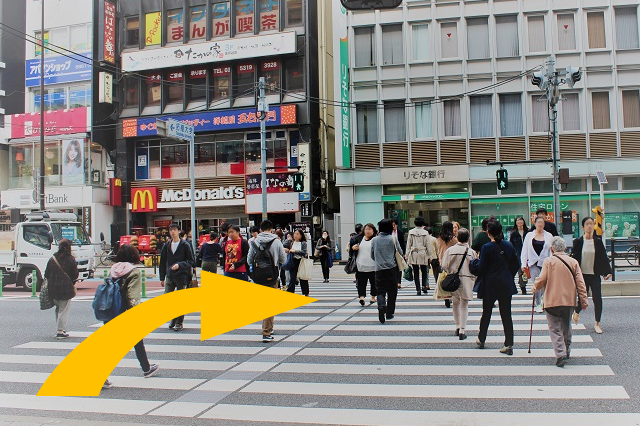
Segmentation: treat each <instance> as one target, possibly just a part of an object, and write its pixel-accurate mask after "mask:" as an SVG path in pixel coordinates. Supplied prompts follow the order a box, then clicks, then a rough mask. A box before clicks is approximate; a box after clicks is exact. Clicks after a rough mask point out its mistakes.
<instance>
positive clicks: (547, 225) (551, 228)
mask: <svg viewBox="0 0 640 426" xmlns="http://www.w3.org/2000/svg"><path fill="white" fill-rule="evenodd" d="M548 216H549V213H548V212H547V209H545V208H544V207H540V208H539V209H538V210H536V218H538V217H541V218H542V219H543V220H544V230H545V231H547V232H548V233H550V234H551V236H552V237H557V236H558V228H557V227H556V224H555V223H553V222H549V221H548V220H547V217H548ZM535 228H536V224H535V221H534V224H533V225H531V229H530V230H529V232H533V231H534V230H535Z"/></svg>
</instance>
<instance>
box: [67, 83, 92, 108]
mask: <svg viewBox="0 0 640 426" xmlns="http://www.w3.org/2000/svg"><path fill="white" fill-rule="evenodd" d="M90 106H91V86H89V85H88V84H84V85H77V86H71V87H69V108H82V107H90Z"/></svg>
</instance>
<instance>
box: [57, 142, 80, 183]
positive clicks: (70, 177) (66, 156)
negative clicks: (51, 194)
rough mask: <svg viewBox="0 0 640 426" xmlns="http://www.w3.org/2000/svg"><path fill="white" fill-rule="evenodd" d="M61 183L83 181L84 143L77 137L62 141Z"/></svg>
mask: <svg viewBox="0 0 640 426" xmlns="http://www.w3.org/2000/svg"><path fill="white" fill-rule="evenodd" d="M62 153H63V156H62V184H63V185H82V184H83V183H84V180H85V179H84V143H82V141H79V140H78V139H71V140H65V141H62Z"/></svg>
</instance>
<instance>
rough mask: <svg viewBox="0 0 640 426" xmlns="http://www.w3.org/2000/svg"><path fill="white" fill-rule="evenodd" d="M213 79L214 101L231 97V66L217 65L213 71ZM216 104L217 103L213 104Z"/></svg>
mask: <svg viewBox="0 0 640 426" xmlns="http://www.w3.org/2000/svg"><path fill="white" fill-rule="evenodd" d="M212 73H213V74H212V79H213V83H212V86H213V99H212V101H213V102H219V101H222V100H227V99H229V96H230V92H229V89H230V87H229V79H230V78H231V67H229V66H221V67H216V68H214V69H213V71H212ZM212 106H215V103H214V104H213V105H212Z"/></svg>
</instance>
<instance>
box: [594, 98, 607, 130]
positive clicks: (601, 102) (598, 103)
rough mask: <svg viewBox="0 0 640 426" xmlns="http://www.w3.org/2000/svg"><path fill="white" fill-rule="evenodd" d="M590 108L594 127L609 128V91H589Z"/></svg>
mask: <svg viewBox="0 0 640 426" xmlns="http://www.w3.org/2000/svg"><path fill="white" fill-rule="evenodd" d="M591 110H592V113H593V128H594V129H610V128H611V117H610V116H609V92H593V93H591Z"/></svg>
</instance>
